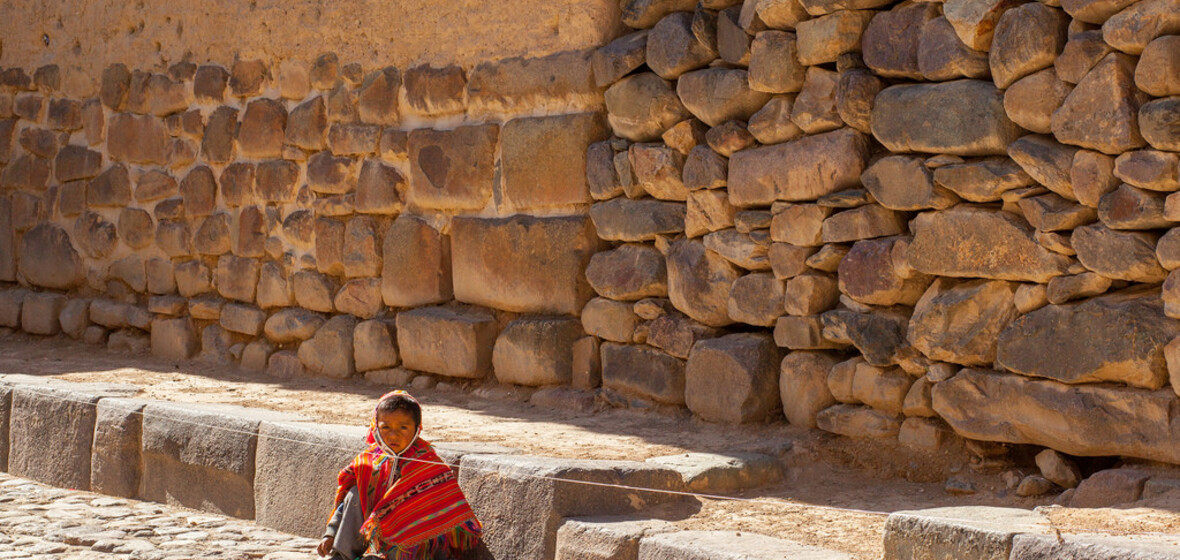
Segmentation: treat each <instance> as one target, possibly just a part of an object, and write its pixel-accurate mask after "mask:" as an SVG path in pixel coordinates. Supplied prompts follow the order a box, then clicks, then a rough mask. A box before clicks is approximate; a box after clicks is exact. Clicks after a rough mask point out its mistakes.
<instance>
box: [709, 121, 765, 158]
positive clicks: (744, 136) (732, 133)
mask: <svg viewBox="0 0 1180 560" xmlns="http://www.w3.org/2000/svg"><path fill="white" fill-rule="evenodd" d="M705 141H706V142H707V143H708V144H709V147H710V148H712V149H713V151H715V152H717V153H718V154H720V155H722V156H725V157H729V156H732V155H733V154H734V152H737V151H740V150H744V149H746V148H749V147H750V146H753V145H754V142H755V140H754V136H753V135H751V134H750V131H749V130H747V129H746V123H744V122H742V121H725V122H724V123H721V124H720V125H718V126H715V127H713V128H710V129H709V132H707V133H706V134H705Z"/></svg>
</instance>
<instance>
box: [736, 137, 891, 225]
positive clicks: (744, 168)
mask: <svg viewBox="0 0 1180 560" xmlns="http://www.w3.org/2000/svg"><path fill="white" fill-rule="evenodd" d="M868 155H869V142H868V138H867V137H866V136H865V135H863V134H861V133H859V132H857V131H855V130H853V129H850V128H843V129H839V130H834V131H831V132H826V133H823V134H817V135H814V136H807V137H804V138H800V139H798V140H794V141H792V142H786V143H783V144H775V145H772V146H765V147H761V148H754V149H750V150H742V151H740V152H737V153H735V154H734V155H733V157H732V158H730V161H729V179H728V184H729V202H730V203H731V204H733V205H734V206H756V205H758V206H760V205H769V204H770V203H771V202H774V201H775V200H789V201H802V200H815V199H816V198H819V197H821V196H824V195H826V194H831V193H834V192H838V191H841V190H845V189H849V188H853V187H855V186H857V185H859V184H860V174H861V172H862V171H864V168H865V165H866V163H867V160H868Z"/></svg>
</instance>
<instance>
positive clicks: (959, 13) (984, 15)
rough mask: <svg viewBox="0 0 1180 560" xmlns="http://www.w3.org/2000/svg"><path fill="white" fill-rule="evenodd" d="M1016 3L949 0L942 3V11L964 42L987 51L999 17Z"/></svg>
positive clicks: (985, 0) (1002, 0)
mask: <svg viewBox="0 0 1180 560" xmlns="http://www.w3.org/2000/svg"><path fill="white" fill-rule="evenodd" d="M1017 5H1018V4H1017V3H1015V2H1011V1H1009V0H949V1H948V2H946V3H945V4H943V8H942V11H943V14H945V15H946V19H947V21H949V22H950V24H951V25H952V26H954V28H955V33H956V34H958V35H959V39H960V40H961V41H963V43H964V44H966V45H967V46H968V47H969V48H972V49H974V50H977V51H987V50H990V49H991V44H992V38H993V35H994V34H995V30H996V26H997V24H998V23H999V20H1000V17H1001V16H1002V15H1004V12H1006V11H1008V10H1009V9H1010V8H1013V7H1015V6H1017Z"/></svg>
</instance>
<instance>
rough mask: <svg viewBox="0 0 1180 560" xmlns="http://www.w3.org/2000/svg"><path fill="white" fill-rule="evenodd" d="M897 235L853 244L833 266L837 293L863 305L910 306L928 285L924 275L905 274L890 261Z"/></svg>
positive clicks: (928, 281)
mask: <svg viewBox="0 0 1180 560" xmlns="http://www.w3.org/2000/svg"><path fill="white" fill-rule="evenodd" d="M899 239H904V238H897V237H890V238H884V239H871V240H864V241H857V242H856V243H853V245H852V248H851V249H850V250H849V251H848V254H847V255H845V257H844V258H843V259H841V260H840V266H839V268H838V269H837V270H838V273H839V286H840V292H841V293H843V294H845V295H847V296H848V297H850V298H852V299H853V300H855V301H858V302H860V303H863V304H866V305H881V306H890V305H898V304H900V305H914V304H915V303H917V302H918V299H919V298H921V297H922V293H923V292H925V291H926V287H927V286H929V285H930V280H931V278H930V277H929V276H927V275H925V274H920V273H912V274H908V277H907V276H903V274H906V271H904V270H901V269H900V268H899V267H898V266H897V265H896V264H895V262H894V260H893V252H894V250H895V248H896V247H897V245H898V241H899Z"/></svg>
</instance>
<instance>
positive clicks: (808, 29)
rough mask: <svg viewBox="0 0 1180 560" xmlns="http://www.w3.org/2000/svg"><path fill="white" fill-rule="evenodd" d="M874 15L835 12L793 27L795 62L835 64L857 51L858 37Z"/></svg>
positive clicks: (813, 64)
mask: <svg viewBox="0 0 1180 560" xmlns="http://www.w3.org/2000/svg"><path fill="white" fill-rule="evenodd" d="M874 15H876V12H873V11H870V10H837V11H835V12H833V13H830V14H826V15H822V16H821V17H817V18H814V19H809V20H806V21H801V22H799V23H798V24H797V25H796V26H795V33H796V35H797V36H798V41H799V53H798V57H799V62H800V63H802V64H804V65H807V66H815V65H819V64H826V63H829V62H835V61H836V59H837V58H839V57H840V55H842V54H844V53H849V52H857V51H859V50H860V49H861V35H862V34H863V33H864V30H865V28H866V27H868V25H869V22H870V21H871V20H872V19H873V16H874Z"/></svg>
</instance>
